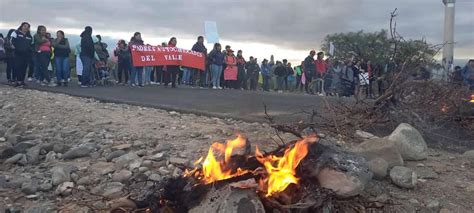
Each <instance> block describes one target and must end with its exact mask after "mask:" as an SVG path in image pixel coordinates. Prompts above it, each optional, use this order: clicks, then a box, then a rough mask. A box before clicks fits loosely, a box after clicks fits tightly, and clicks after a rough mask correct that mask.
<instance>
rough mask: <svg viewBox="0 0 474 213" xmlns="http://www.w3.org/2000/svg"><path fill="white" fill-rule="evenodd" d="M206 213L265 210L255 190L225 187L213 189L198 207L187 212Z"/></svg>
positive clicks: (261, 211) (245, 212) (246, 212)
mask: <svg viewBox="0 0 474 213" xmlns="http://www.w3.org/2000/svg"><path fill="white" fill-rule="evenodd" d="M206 212H208V213H210V212H234V213H249V212H252V213H264V212H265V208H264V206H263V204H262V202H261V201H260V198H259V197H258V195H257V193H256V190H254V189H241V188H234V187H231V186H229V185H227V186H225V187H222V188H220V189H215V188H213V189H212V190H211V191H210V192H209V193H207V194H206V196H205V197H204V199H203V200H202V201H201V203H200V204H199V205H197V206H196V207H194V208H192V209H190V210H189V213H206Z"/></svg>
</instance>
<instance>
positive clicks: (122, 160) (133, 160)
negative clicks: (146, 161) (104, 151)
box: [114, 152, 141, 170]
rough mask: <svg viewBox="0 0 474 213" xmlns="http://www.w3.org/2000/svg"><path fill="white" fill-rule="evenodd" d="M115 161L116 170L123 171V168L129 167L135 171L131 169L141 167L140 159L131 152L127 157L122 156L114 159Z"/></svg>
mask: <svg viewBox="0 0 474 213" xmlns="http://www.w3.org/2000/svg"><path fill="white" fill-rule="evenodd" d="M114 161H115V168H116V169H123V168H126V167H128V168H129V169H130V170H133V168H130V166H133V167H136V168H138V167H140V165H139V164H141V159H140V157H138V155H136V154H135V153H133V152H129V153H127V154H125V155H122V156H120V157H118V158H116V159H114ZM137 164H138V166H136V165H137Z"/></svg>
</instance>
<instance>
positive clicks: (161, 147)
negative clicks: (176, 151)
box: [155, 143, 173, 152]
mask: <svg viewBox="0 0 474 213" xmlns="http://www.w3.org/2000/svg"><path fill="white" fill-rule="evenodd" d="M171 148H173V146H171V144H169V143H160V144H158V145H157V146H156V147H155V152H167V151H170V150H171Z"/></svg>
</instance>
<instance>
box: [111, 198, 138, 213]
mask: <svg viewBox="0 0 474 213" xmlns="http://www.w3.org/2000/svg"><path fill="white" fill-rule="evenodd" d="M106 205H107V207H108V208H109V209H112V210H113V209H116V208H125V209H136V208H137V204H135V202H133V201H132V200H130V199H128V198H125V197H121V198H118V199H114V200H111V201H108V202H107V204H106ZM112 212H114V211H112Z"/></svg>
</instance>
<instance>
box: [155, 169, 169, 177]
mask: <svg viewBox="0 0 474 213" xmlns="http://www.w3.org/2000/svg"><path fill="white" fill-rule="evenodd" d="M158 172H159V173H160V174H161V175H163V176H166V175H169V174H170V173H171V172H170V171H168V170H167V169H166V168H165V167H160V168H159V169H158Z"/></svg>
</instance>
